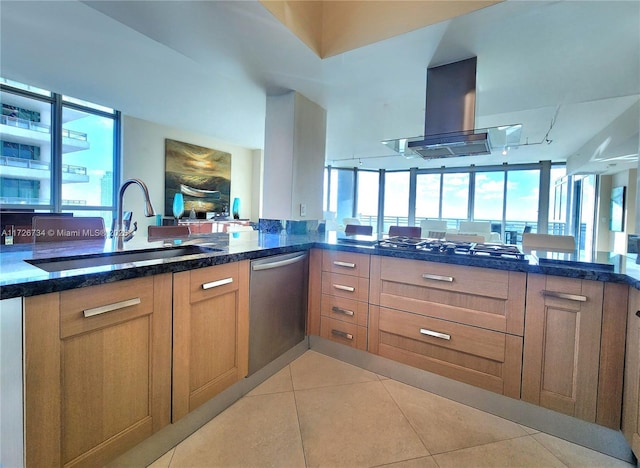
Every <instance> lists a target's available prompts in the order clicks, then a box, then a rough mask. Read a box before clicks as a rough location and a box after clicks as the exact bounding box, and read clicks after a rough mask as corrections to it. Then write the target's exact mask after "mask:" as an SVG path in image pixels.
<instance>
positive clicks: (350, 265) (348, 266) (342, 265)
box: [333, 261, 356, 268]
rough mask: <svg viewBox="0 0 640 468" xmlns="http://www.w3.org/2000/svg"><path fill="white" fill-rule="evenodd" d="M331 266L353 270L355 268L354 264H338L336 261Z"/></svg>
mask: <svg viewBox="0 0 640 468" xmlns="http://www.w3.org/2000/svg"><path fill="white" fill-rule="evenodd" d="M333 264H334V265H335V266H341V267H345V268H355V267H356V264H355V263H349V262H338V261H335V262H333Z"/></svg>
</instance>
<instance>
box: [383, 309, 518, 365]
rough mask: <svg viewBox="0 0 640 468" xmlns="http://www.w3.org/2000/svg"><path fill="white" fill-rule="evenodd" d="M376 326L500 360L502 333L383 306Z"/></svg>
mask: <svg viewBox="0 0 640 468" xmlns="http://www.w3.org/2000/svg"><path fill="white" fill-rule="evenodd" d="M379 329H380V330H381V331H384V332H388V333H391V334H394V335H399V336H403V337H407V338H409V339H411V340H416V341H420V342H423V343H429V344H430V345H432V346H437V347H442V348H447V349H452V350H456V351H460V352H463V353H467V354H469V355H474V356H480V357H482V358H486V359H490V360H492V361H496V362H502V361H504V342H505V336H504V333H499V332H494V331H491V330H485V329H483V328H477V327H472V326H469V325H463V324H460V323H455V322H448V321H446V320H440V319H436V318H431V317H423V316H421V315H416V314H410V313H407V312H401V311H398V310H393V309H386V308H383V307H381V308H380V324H379Z"/></svg>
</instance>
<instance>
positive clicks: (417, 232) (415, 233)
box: [389, 226, 422, 237]
mask: <svg viewBox="0 0 640 468" xmlns="http://www.w3.org/2000/svg"><path fill="white" fill-rule="evenodd" d="M421 234H422V228H421V227H420V226H391V227H389V236H390V237H391V236H405V237H421Z"/></svg>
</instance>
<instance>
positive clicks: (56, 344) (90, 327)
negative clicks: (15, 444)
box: [25, 274, 171, 466]
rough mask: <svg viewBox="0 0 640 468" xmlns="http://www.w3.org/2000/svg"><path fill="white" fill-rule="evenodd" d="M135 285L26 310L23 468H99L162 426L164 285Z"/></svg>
mask: <svg viewBox="0 0 640 468" xmlns="http://www.w3.org/2000/svg"><path fill="white" fill-rule="evenodd" d="M140 280H141V281H139V280H137V279H136V280H126V281H121V282H117V283H110V284H104V285H100V286H91V287H87V288H82V289H79V290H71V291H65V292H63V293H54V294H47V295H43V296H35V297H32V298H27V299H26V300H25V357H26V359H27V366H26V373H25V393H26V398H25V414H26V441H25V442H26V447H27V448H26V459H27V465H28V466H51V465H54V466H79V465H83V466H86V465H102V464H104V463H106V462H108V461H109V460H111V459H113V458H114V457H115V456H117V455H119V454H121V453H123V452H124V451H126V450H128V449H129V448H131V447H133V446H134V445H136V444H137V443H139V442H141V441H142V440H143V439H145V438H146V437H148V436H149V435H151V434H152V433H153V432H155V431H157V430H158V429H160V428H162V427H164V426H165V425H167V424H168V423H169V415H170V412H171V405H170V398H171V388H170V384H171V382H170V376H171V275H170V274H167V275H158V276H155V277H153V278H141V279H140ZM132 294H133V295H134V296H135V297H136V298H137V299H138V300H139V302H138V301H134V302H135V303H132V305H126V304H129V303H128V302H127V303H126V304H125V305H122V304H120V305H118V307H115V308H114V307H112V306H113V304H114V303H115V304H117V303H119V302H122V301H123V300H124V301H128V300H129V299H130V298H131V295H132ZM123 298H125V299H123ZM95 308H98V310H99V312H100V313H99V314H98V315H91V313H90V314H89V315H88V316H87V317H85V316H84V315H85V314H84V311H85V310H89V311H90V312H95V311H92V310H91V309H95Z"/></svg>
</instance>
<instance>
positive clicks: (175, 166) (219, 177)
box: [164, 139, 231, 216]
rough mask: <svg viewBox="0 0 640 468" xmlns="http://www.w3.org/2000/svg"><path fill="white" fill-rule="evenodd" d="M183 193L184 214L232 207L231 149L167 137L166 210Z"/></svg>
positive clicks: (168, 211)
mask: <svg viewBox="0 0 640 468" xmlns="http://www.w3.org/2000/svg"><path fill="white" fill-rule="evenodd" d="M177 193H181V194H182V197H183V200H184V214H185V216H188V215H189V213H190V212H191V209H193V210H195V211H196V212H197V213H203V212H204V213H206V212H215V213H220V212H222V211H229V197H230V194H231V153H226V152H224V151H218V150H215V149H211V148H205V147H203V146H197V145H192V144H190V143H183V142H181V141H175V140H169V139H165V177H164V213H165V216H172V213H173V200H174V198H175V196H176V194H177Z"/></svg>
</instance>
